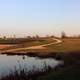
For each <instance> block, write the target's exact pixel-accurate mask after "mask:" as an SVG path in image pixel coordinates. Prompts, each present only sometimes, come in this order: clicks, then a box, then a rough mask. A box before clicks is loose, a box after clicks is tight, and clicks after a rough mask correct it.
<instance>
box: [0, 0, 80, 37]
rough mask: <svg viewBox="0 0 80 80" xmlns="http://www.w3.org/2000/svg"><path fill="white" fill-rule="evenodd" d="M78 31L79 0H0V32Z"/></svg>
mask: <svg viewBox="0 0 80 80" xmlns="http://www.w3.org/2000/svg"><path fill="white" fill-rule="evenodd" d="M62 31H65V32H66V34H67V35H78V34H80V0H0V35H6V36H11V35H14V34H15V35H17V36H28V35H31V36H33V35H37V34H38V35H40V36H44V35H57V36H59V35H60V34H61V32H62Z"/></svg>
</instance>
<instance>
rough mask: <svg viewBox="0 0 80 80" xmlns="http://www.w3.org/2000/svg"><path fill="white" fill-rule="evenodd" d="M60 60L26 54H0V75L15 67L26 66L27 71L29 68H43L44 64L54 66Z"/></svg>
mask: <svg viewBox="0 0 80 80" xmlns="http://www.w3.org/2000/svg"><path fill="white" fill-rule="evenodd" d="M60 63H61V61H57V60H55V59H52V58H45V59H40V58H37V57H28V56H25V57H23V56H18V55H15V56H7V55H0V75H2V74H8V72H10V71H11V70H14V69H15V68H17V69H19V68H20V67H21V68H26V69H27V70H28V71H30V70H33V69H34V70H39V69H43V68H44V66H45V64H46V65H49V66H51V67H52V68H54V67H55V66H57V65H58V64H60Z"/></svg>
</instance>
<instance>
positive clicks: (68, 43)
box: [47, 38, 80, 52]
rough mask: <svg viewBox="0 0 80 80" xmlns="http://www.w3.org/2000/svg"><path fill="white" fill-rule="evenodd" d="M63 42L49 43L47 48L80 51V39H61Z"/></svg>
mask: <svg viewBox="0 0 80 80" xmlns="http://www.w3.org/2000/svg"><path fill="white" fill-rule="evenodd" d="M61 40H62V41H63V42H62V43H61V44H57V45H50V46H47V48H48V49H49V50H51V51H53V52H74V51H80V39H75V38H74V39H67V38H64V39H61Z"/></svg>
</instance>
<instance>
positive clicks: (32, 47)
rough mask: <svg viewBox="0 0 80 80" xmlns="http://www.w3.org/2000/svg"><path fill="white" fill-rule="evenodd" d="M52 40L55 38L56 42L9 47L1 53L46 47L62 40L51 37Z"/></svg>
mask: <svg viewBox="0 0 80 80" xmlns="http://www.w3.org/2000/svg"><path fill="white" fill-rule="evenodd" d="M53 40H55V41H56V42H53V43H49V44H44V45H38V46H31V47H25V48H16V49H10V50H5V51H2V52H1V53H4V52H14V51H19V50H28V49H46V46H49V45H52V44H53V45H55V44H59V43H61V42H62V41H61V40H59V39H55V38H53Z"/></svg>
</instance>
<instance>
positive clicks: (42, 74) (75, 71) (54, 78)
mask: <svg viewBox="0 0 80 80" xmlns="http://www.w3.org/2000/svg"><path fill="white" fill-rule="evenodd" d="M29 54H31V53H29ZM49 54H50V55H47V56H46V57H52V58H55V59H57V60H63V61H64V65H59V66H57V67H56V68H54V69H52V68H51V67H49V66H48V67H47V66H45V67H44V69H43V70H42V71H39V70H38V71H37V72H34V70H33V71H31V72H30V73H29V74H27V73H26V69H25V70H24V69H23V70H19V71H16V70H15V71H14V72H12V73H10V74H9V75H7V76H5V77H2V78H1V80H80V52H70V53H68V52H66V53H54V55H53V53H49ZM32 56H34V55H33V54H32ZM38 57H40V58H44V57H41V56H38ZM18 72H20V73H18Z"/></svg>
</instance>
